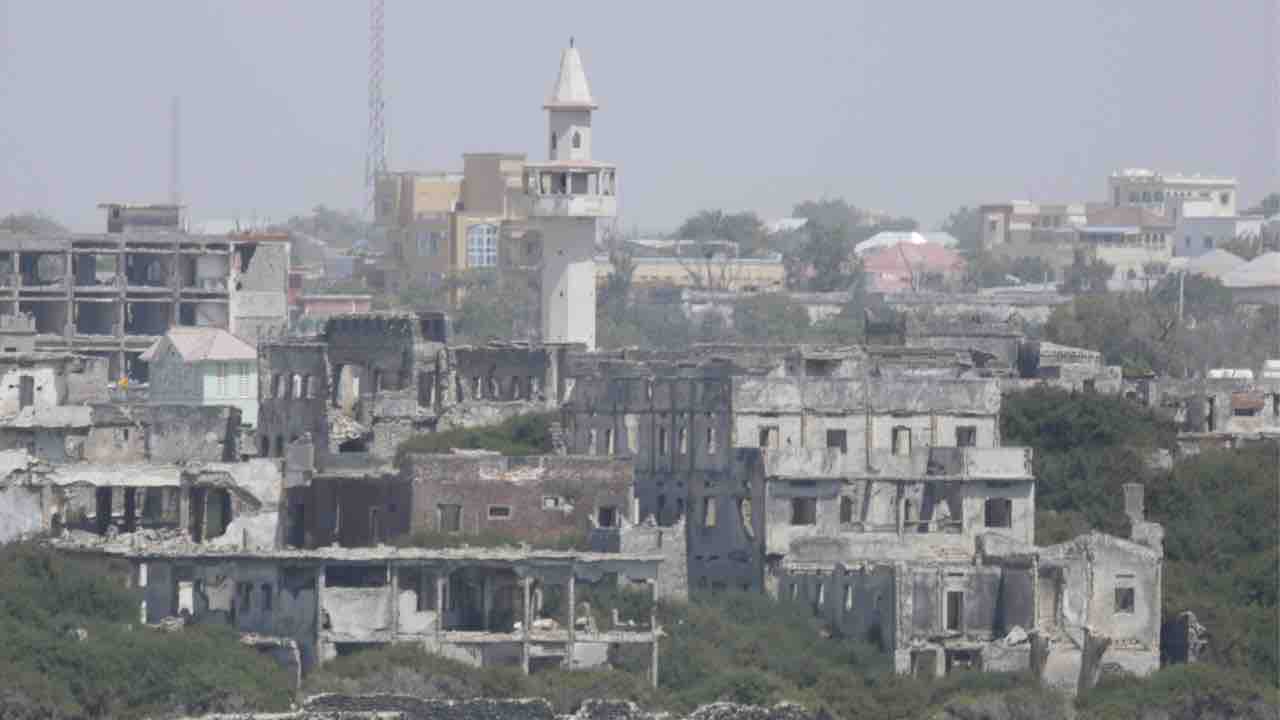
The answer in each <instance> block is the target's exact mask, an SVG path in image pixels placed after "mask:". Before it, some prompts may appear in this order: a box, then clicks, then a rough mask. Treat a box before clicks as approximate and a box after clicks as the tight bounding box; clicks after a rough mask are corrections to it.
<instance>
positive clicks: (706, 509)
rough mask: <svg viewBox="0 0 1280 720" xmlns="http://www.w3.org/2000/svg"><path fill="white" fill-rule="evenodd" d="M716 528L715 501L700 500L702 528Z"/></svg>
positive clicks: (711, 499)
mask: <svg viewBox="0 0 1280 720" xmlns="http://www.w3.org/2000/svg"><path fill="white" fill-rule="evenodd" d="M715 526H716V499H715V498H713V497H709V498H703V499H702V527H704V528H713V527H715Z"/></svg>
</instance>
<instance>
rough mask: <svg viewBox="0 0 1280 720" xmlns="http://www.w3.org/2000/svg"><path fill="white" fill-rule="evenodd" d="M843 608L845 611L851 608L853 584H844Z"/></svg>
mask: <svg viewBox="0 0 1280 720" xmlns="http://www.w3.org/2000/svg"><path fill="white" fill-rule="evenodd" d="M844 609H845V610H846V611H848V610H852V609H853V585H850V584H849V583H845V584H844Z"/></svg>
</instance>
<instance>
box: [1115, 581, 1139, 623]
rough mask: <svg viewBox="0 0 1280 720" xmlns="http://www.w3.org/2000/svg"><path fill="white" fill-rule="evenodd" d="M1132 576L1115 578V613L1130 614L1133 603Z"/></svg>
mask: <svg viewBox="0 0 1280 720" xmlns="http://www.w3.org/2000/svg"><path fill="white" fill-rule="evenodd" d="M1135 600H1136V597H1135V590H1134V587H1133V575H1131V574H1123V575H1117V576H1116V613H1124V614H1132V613H1133V609H1134V603H1135Z"/></svg>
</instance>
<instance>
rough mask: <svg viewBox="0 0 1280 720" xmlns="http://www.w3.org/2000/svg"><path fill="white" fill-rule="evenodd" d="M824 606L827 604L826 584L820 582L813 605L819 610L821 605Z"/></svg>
mask: <svg viewBox="0 0 1280 720" xmlns="http://www.w3.org/2000/svg"><path fill="white" fill-rule="evenodd" d="M826 604H827V584H826V583H824V582H820V583H818V596H817V597H816V598H814V602H813V605H814V607H815V608H821V607H822V606H823V605H826Z"/></svg>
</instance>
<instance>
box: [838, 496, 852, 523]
mask: <svg viewBox="0 0 1280 720" xmlns="http://www.w3.org/2000/svg"><path fill="white" fill-rule="evenodd" d="M840 522H841V523H843V524H845V525H848V524H849V523H851V522H853V498H851V497H842V498H840Z"/></svg>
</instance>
